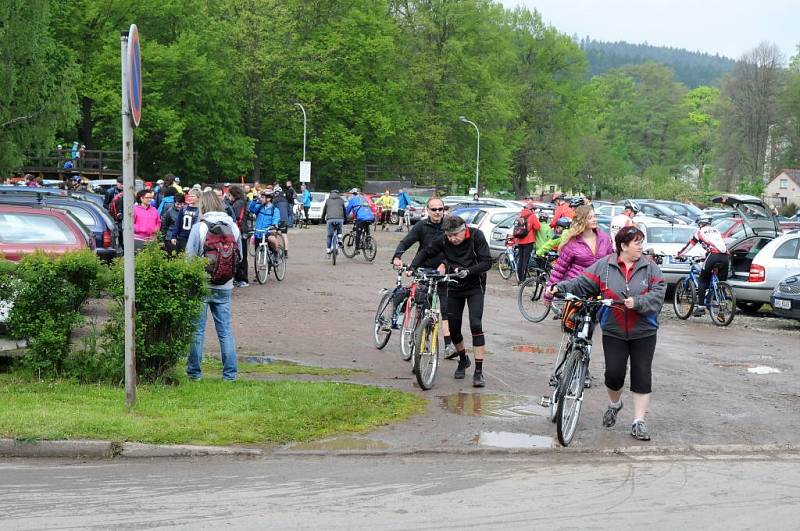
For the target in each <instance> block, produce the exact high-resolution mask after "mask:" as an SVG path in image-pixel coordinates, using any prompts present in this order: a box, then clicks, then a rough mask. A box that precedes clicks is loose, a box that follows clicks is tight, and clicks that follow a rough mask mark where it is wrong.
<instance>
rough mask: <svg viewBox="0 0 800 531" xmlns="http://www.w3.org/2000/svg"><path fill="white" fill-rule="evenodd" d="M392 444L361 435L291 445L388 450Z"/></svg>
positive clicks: (306, 448) (299, 446)
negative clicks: (361, 436) (364, 437)
mask: <svg viewBox="0 0 800 531" xmlns="http://www.w3.org/2000/svg"><path fill="white" fill-rule="evenodd" d="M388 448H391V446H390V445H389V444H387V443H385V442H383V441H376V440H374V439H362V438H360V437H336V438H334V439H325V440H322V441H310V442H304V443H297V444H293V445H291V446H289V449H290V450H325V451H328V450H333V451H342V450H386V449H388Z"/></svg>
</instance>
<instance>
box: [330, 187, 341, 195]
mask: <svg viewBox="0 0 800 531" xmlns="http://www.w3.org/2000/svg"><path fill="white" fill-rule="evenodd" d="M331 193H332V194H338V193H339V190H337V189H336V188H334V189H333V190H331Z"/></svg>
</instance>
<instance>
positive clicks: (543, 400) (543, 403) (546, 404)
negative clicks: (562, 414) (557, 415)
mask: <svg viewBox="0 0 800 531" xmlns="http://www.w3.org/2000/svg"><path fill="white" fill-rule="evenodd" d="M539 405H540V406H542V407H550V406H552V405H553V400H552V399H551V398H550V397H549V396H543V397H542V398H540V399H539Z"/></svg>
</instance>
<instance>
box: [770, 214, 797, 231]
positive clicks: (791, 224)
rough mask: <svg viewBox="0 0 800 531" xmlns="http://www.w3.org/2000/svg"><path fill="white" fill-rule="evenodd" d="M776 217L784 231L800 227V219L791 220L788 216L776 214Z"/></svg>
mask: <svg viewBox="0 0 800 531" xmlns="http://www.w3.org/2000/svg"><path fill="white" fill-rule="evenodd" d="M775 219H777V220H778V225H779V226H780V228H781V230H782V231H784V232H788V231H790V230H797V229H800V221H794V220H791V219H789V218H787V217H786V216H775Z"/></svg>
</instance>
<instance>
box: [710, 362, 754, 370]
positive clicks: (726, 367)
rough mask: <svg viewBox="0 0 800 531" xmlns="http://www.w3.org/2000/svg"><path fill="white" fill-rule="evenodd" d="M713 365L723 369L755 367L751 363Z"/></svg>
mask: <svg viewBox="0 0 800 531" xmlns="http://www.w3.org/2000/svg"><path fill="white" fill-rule="evenodd" d="M714 367H721V368H723V369H751V368H753V367H755V365H753V364H752V363H715V364H714Z"/></svg>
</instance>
